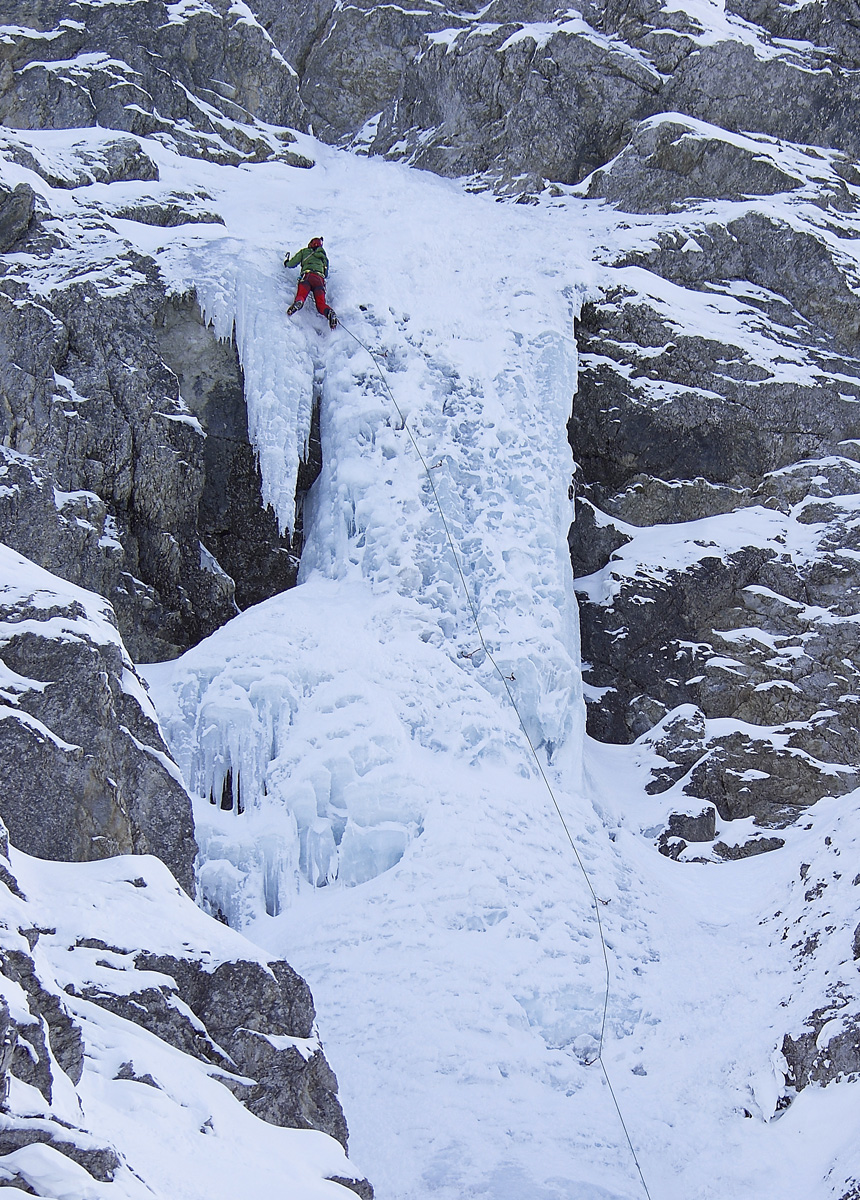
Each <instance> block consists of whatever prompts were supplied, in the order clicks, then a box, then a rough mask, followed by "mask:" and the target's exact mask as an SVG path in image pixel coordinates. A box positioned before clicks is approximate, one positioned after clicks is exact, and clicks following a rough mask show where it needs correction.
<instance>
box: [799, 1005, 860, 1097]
mask: <svg viewBox="0 0 860 1200" xmlns="http://www.w3.org/2000/svg"><path fill="white" fill-rule="evenodd" d="M842 1009H846V1011H845V1012H844V1013H842V1012H841V1010H842ZM836 1017H841V1020H840V1022H839V1024H840V1025H841V1028H840V1029H839V1030H838V1032H835V1033H833V1034H832V1035H831V1036H830V1037H826V1038H824V1039H822V1038H821V1033H822V1030H823V1029H824V1027H825V1026H826V1025H827V1024H828V1022H830V1021H832V1020H834V1018H836ZM805 1024H806V1025H807V1026H808V1028H807V1029H805V1030H804V1031H803V1032H802V1033H800V1034H799V1035H798V1036H797V1037H792V1036H791V1035H790V1034H786V1035H785V1036H784V1038H783V1040H782V1053H783V1054H784V1055H785V1059H786V1062H787V1064H788V1073H787V1082H788V1084H789V1085H790V1086H792V1087H794V1088H796V1089H797V1091H802V1090H803V1088H805V1087H808V1086H809V1085H810V1084H811V1083H818V1084H822V1085H823V1084H827V1083H831V1082H833V1081H835V1080H847V1079H856V1078H857V1077H858V1075H860V1019H858V1017H857V1016H856V1014H853V1013H852V1012H851V1011H850V1010H848V1009H847V1003H846V998H845V997H844V996H841V997H839V998H838V999H837V1000H836V1002H835V1003H833V1004H831V1005H829V1006H827V1007H823V1008H820V1009H816V1011H815V1012H813V1013H812V1014H811V1015H810V1016H809V1017H808V1018H807V1021H806V1023H805Z"/></svg>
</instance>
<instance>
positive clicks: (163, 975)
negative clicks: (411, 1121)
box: [0, 825, 373, 1200]
mask: <svg viewBox="0 0 860 1200" xmlns="http://www.w3.org/2000/svg"><path fill="white" fill-rule="evenodd" d="M98 866H99V867H100V868H102V870H103V873H102V874H99V873H95V874H94V873H92V872H91V873H90V874H89V876H88V878H87V881H86V897H85V899H84V900H83V903H81V904H80V907H78V897H77V890H76V882H75V881H74V880H72V879H70V878H68V877H66V878H65V879H64V878H62V877H59V876H58V877H55V876H53V875H52V873H51V871H52V868H51V866H50V864H36V863H34V862H33V861H32V860H30V861H29V862H28V861H27V860H26V859H25V858H24V857H23V856H21V855H17V856H16V866H15V869H16V870H18V871H19V872H20V871H21V870H24V871H25V872H26V874H27V879H28V882H27V884H26V887H27V890H28V892H31V891H32V893H33V894H31V895H25V894H24V891H23V889H22V887H21V886H20V885H19V882H18V880H17V879H16V877H15V874H14V873H13V864H12V863H11V862H10V859H9V851H8V841H7V838H6V832H5V830H4V829H3V828H2V825H0V869H2V877H3V878H2V883H0V891H2V893H3V911H4V927H3V930H2V936H0V1078H2V1087H0V1094H2V1100H3V1103H2V1105H0V1186H3V1187H17V1188H18V1189H19V1190H21V1191H24V1192H27V1193H28V1194H36V1195H44V1194H47V1191H46V1190H44V1189H45V1186H46V1185H45V1179H44V1178H43V1174H44V1159H43V1158H41V1157H33V1156H27V1155H24V1156H22V1155H20V1154H19V1153H17V1152H19V1151H20V1150H22V1148H24V1147H27V1146H34V1145H39V1146H42V1147H45V1148H47V1149H49V1150H50V1153H51V1157H50V1164H51V1170H52V1172H53V1174H52V1177H51V1178H52V1181H53V1182H52V1186H51V1190H52V1191H55V1192H56V1190H57V1189H61V1190H60V1191H59V1194H67V1195H72V1194H76V1195H84V1194H88V1193H87V1189H88V1188H89V1187H91V1186H92V1184H93V1181H98V1182H100V1183H109V1182H112V1181H116V1182H124V1181H125V1180H127V1179H128V1178H129V1177H131V1172H135V1173H136V1175H137V1178H138V1180H139V1179H141V1178H143V1179H146V1178H147V1175H148V1173H149V1165H148V1164H147V1162H146V1160H145V1155H141V1152H140V1147H139V1145H137V1143H136V1140H135V1139H129V1140H127V1141H125V1142H124V1141H123V1140H122V1138H121V1137H120V1139H118V1140H112V1139H111V1138H101V1139H100V1138H98V1137H96V1136H94V1135H93V1134H92V1133H91V1132H89V1129H88V1125H89V1124H90V1123H91V1121H92V1116H91V1115H90V1114H89V1113H88V1106H89V1093H88V1091H87V1087H88V1086H89V1087H92V1086H93V1084H94V1083H95V1084H96V1086H97V1088H98V1089H99V1090H100V1092H102V1093H103V1094H105V1095H106V1096H108V1097H110V1098H109V1099H108V1101H107V1102H108V1103H109V1104H111V1103H112V1104H113V1105H114V1106H115V1107H116V1108H117V1110H118V1111H121V1110H122V1109H123V1108H125V1107H126V1106H127V1104H128V1102H129V1101H131V1111H132V1112H134V1110H135V1106H136V1105H138V1104H141V1103H144V1102H143V1101H142V1100H141V1099H138V1098H137V1097H136V1096H135V1095H134V1090H133V1089H132V1092H131V1093H129V1092H127V1091H125V1090H124V1089H125V1088H126V1087H127V1086H129V1085H134V1088H136V1087H138V1086H141V1085H143V1086H146V1087H148V1088H152V1089H154V1090H155V1091H157V1092H158V1093H159V1100H158V1104H159V1107H160V1110H161V1111H167V1110H169V1109H171V1106H173V1105H175V1106H176V1113H175V1117H176V1119H180V1120H181V1116H180V1114H181V1112H182V1108H183V1105H184V1106H186V1107H187V1105H188V1103H189V1102H191V1103H193V1104H194V1106H195V1108H197V1109H199V1111H201V1112H202V1113H203V1116H201V1117H199V1118H198V1123H202V1127H201V1129H200V1135H201V1136H202V1137H204V1138H205V1137H206V1136H207V1134H209V1133H210V1132H211V1130H212V1128H213V1117H211V1116H210V1117H208V1119H206V1114H205V1105H206V1101H205V1099H204V1100H201V1095H200V1092H199V1091H198V1092H197V1094H194V1093H193V1091H192V1092H186V1094H185V1095H184V1096H183V1095H182V1084H181V1083H180V1082H179V1080H180V1078H183V1077H184V1078H185V1079H186V1080H187V1081H188V1082H189V1083H191V1081H192V1080H193V1079H194V1076H195V1074H196V1073H197V1072H198V1071H199V1072H201V1073H202V1075H203V1077H204V1078H209V1079H213V1080H216V1081H217V1082H218V1083H220V1084H221V1085H223V1087H224V1088H226V1089H227V1092H228V1093H232V1096H233V1097H235V1101H234V1100H233V1099H228V1100H227V1101H226V1103H227V1104H228V1107H229V1105H230V1104H233V1103H235V1104H236V1105H237V1107H238V1105H239V1104H242V1105H244V1106H245V1107H246V1108H247V1109H249V1110H250V1112H252V1113H253V1114H254V1115H255V1116H257V1117H258V1118H260V1120H261V1121H263V1122H267V1123H268V1124H270V1125H275V1126H284V1127H290V1128H299V1129H316V1130H320V1131H321V1132H324V1133H328V1134H331V1135H332V1137H334V1138H336V1139H337V1140H338V1141H340V1142H341V1144H342V1145H343V1146H344V1148H345V1147H346V1139H347V1129H346V1122H345V1120H344V1117H343V1113H342V1111H341V1108H340V1105H339V1103H338V1100H337V1080H336V1079H335V1077H334V1074H333V1072H332V1070H331V1068H330V1067H329V1066H328V1063H327V1062H326V1059H325V1057H324V1055H323V1052H322V1048H321V1046H320V1043H319V1039H318V1036H317V1033H316V1028H315V1023H314V1008H313V1003H312V1001H311V997H310V992H309V990H308V987H307V984H306V983H305V982H304V980H303V979H301V978H300V976H298V975H297V974H296V973H295V972H294V971H293V970H292V968H290V967H289V966H288V964H287V963H285V962H278V961H275V962H270V963H266V962H265V961H263V960H261V959H260V956H259V955H258V954H257V953H256V951H255V949H254V947H252V946H251V945H250V944H249V943H245V942H244V941H243V939H241V938H240V937H239V936H238V935H236V934H233V933H232V931H229V930H225V929H224V927H223V926H219V925H218V924H217V923H216V922H214V921H211V920H210V918H208V917H205V916H204V915H203V913H201V912H200V911H199V910H197V909H195V908H194V906H193V905H192V903H191V901H190V900H189V899H188V898H187V897H181V896H177V894H176V889H175V885H174V883H173V880H172V879H171V877H170V875H169V874H168V873H167V872H166V871H165V870H164V868H163V867H161V866H160V865H159V864H158V863H156V862H155V861H154V860H152V859H147V860H143V861H141V863H140V867H139V868H138V864H136V863H135V862H134V860H133V859H128V858H119V859H116V860H114V862H113V863H111V864H108V863H105V864H98ZM138 870H139V871H140V873H137V874H135V872H137V871H138ZM65 889H69V890H68V891H66V890H65ZM54 905H55V906H56V907H53V906H54ZM138 908H139V909H140V910H145V912H146V916H145V917H143V915H142V913H141V919H140V920H139V921H138V922H135V921H134V920H133V919H132V920H129V917H131V916H132V914H133V912H134V910H135V909H138ZM174 926H176V931H175V932H174ZM120 927H122V928H124V929H125V930H126V932H127V934H131V932H132V930H134V931H135V932H136V934H137V937H138V938H139V937H140V932H139V931H140V930H141V929H144V928H148V930H149V934H148V936H149V937H150V938H151V939H152V940H151V942H150V945H151V946H152V949H151V950H149V949H145V948H141V946H140V941H133V942H130V943H127V944H123V945H117V944H116V939H115V934H116V933H117V931H118V929H119V928H120ZM168 930H169V931H170V932H166V931H168ZM180 930H181V932H180ZM183 937H184V938H185V941H184V944H182V943H181V941H180V939H182V938H183ZM189 938H190V939H192V940H193V942H194V943H196V944H201V945H203V944H205V946H206V948H205V949H202V950H198V951H195V950H193V949H191V946H192V941H189V940H188V939H189ZM243 954H244V955H245V957H243ZM99 1014H102V1015H99ZM108 1014H110V1015H108ZM143 1031H146V1032H145V1033H143ZM153 1035H154V1036H153ZM106 1047H109V1048H110V1049H109V1050H108V1051H107V1053H106V1054H105V1048H106ZM79 1085H80V1087H79ZM191 1086H192V1087H193V1084H192V1085H191ZM198 1086H199V1085H198ZM25 1087H26V1089H28V1090H27V1091H26V1093H25V1092H22V1091H21V1089H24V1088H25ZM25 1094H26V1097H27V1098H26V1103H25V1104H24V1105H23V1107H24V1109H25V1111H26V1112H27V1114H28V1115H26V1116H22V1115H13V1114H18V1113H20V1111H21V1108H22V1099H23V1097H24V1095H25ZM192 1096H193V1099H192ZM216 1099H217V1098H216ZM146 1103H147V1104H149V1101H146ZM201 1103H202V1105H203V1107H202V1108H200V1106H201ZM222 1103H223V1102H217V1104H216V1107H215V1108H213V1112H216V1111H217V1112H219V1113H220V1112H221V1111H222V1110H221V1107H220V1105H221V1104H222ZM218 1119H219V1120H220V1116H219V1118H218ZM122 1128H123V1127H122V1125H120V1126H118V1129H119V1130H122ZM243 1129H244V1131H245V1132H244V1134H243V1136H244V1137H246V1138H247V1137H249V1136H250V1135H253V1132H254V1131H253V1128H250V1127H248V1126H247V1125H243ZM263 1144H264V1145H267V1146H268V1147H269V1152H273V1151H274V1152H277V1150H278V1143H277V1142H273V1141H271V1139H269V1140H266V1141H265V1142H264V1143H263ZM187 1150H188V1151H189V1152H190V1153H191V1154H192V1155H193V1154H194V1153H195V1152H196V1151H195V1147H194V1145H193V1143H191V1144H189V1145H188V1146H187ZM330 1157H331V1160H332V1164H333V1167H334V1170H333V1171H332V1173H331V1175H330V1176H329V1177H330V1178H332V1179H336V1180H337V1182H339V1183H341V1184H342V1186H344V1187H345V1188H347V1189H350V1190H352V1191H355V1192H357V1193H358V1194H359V1195H361V1196H364V1197H367V1198H368V1200H370V1198H371V1197H372V1195H373V1190H372V1188H371V1187H370V1185H369V1184H368V1183H367V1181H366V1180H363V1179H357V1178H355V1177H353V1176H352V1175H351V1174H350V1173H349V1163H348V1161H347V1160H346V1159H345V1158H344V1157H343V1155H340V1153H339V1152H338V1153H337V1154H336V1155H331V1156H330ZM335 1171H339V1173H338V1174H335V1173H334V1172H335ZM153 1182H155V1181H154V1180H153Z"/></svg>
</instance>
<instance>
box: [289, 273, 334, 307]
mask: <svg viewBox="0 0 860 1200" xmlns="http://www.w3.org/2000/svg"><path fill="white" fill-rule="evenodd" d="M308 292H313V294H314V304H315V305H316V306H317V312H318V313H322V315H323V316H325V315H326V313H327V311H328V305H327V304H326V302H325V279H323V277H322V275H317V274H316V272H315V271H305V273H304V275H303V276H302V277H301V279H300V280H299V286H298V287H297V288H296V298H295V300H294V301H293V303H294V304H304V302H305V300H307V298H308Z"/></svg>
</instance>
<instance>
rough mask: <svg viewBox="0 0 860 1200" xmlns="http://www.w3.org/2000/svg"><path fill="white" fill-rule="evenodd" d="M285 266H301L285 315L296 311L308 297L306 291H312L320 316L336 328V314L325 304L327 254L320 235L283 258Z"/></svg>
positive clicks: (290, 314) (289, 315)
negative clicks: (294, 294) (292, 298)
mask: <svg viewBox="0 0 860 1200" xmlns="http://www.w3.org/2000/svg"><path fill="white" fill-rule="evenodd" d="M284 266H285V267H301V269H302V273H301V275H300V276H299V283H298V287H297V288H296V296H295V299H294V300H293V302H292V304H291V305H290V307H289V308H288V309H287V316H288V317H291V316H292V315H293V313H297V312H298V311H299V309H300V308H301V307H302V305H303V304H304V302H305V300H307V298H308V292H313V294H314V303H315V304H316V306H317V312H318V313H319V314H320V316H323V317H325V318H326V319H327V320H328V323H329V325H330V326H331V327H332V329H336V328H337V316H336V314H335V311H334V309H333V308H332V307H331V306H330V305H329V304H326V298H325V277H326V275H327V274H328V255H327V254H326V252H325V250H323V240H322V238H321V237H312V238H311V240H310V241H309V242H308V244H307V246H305V247H303V248H302V249H301V250H299V251H298V253H296V254H294V255H293V256H292V258H289V257H287V258H285V259H284Z"/></svg>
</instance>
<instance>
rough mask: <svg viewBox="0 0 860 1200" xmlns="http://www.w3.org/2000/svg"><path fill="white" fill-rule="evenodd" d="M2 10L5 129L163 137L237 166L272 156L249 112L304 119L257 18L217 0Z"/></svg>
mask: <svg viewBox="0 0 860 1200" xmlns="http://www.w3.org/2000/svg"><path fill="white" fill-rule="evenodd" d="M6 8H7V11H6V13H5V15H4V13H3V11H2V10H0V19H2V20H3V22H4V24H5V25H6V26H7V29H8V31H9V32H8V34H7V37H6V38H5V41H4V46H3V48H2V53H0V122H2V124H4V125H7V126H11V127H12V128H16V129H70V128H80V127H87V126H95V125H100V126H102V127H104V128H107V129H114V130H121V131H124V132H126V133H129V134H138V135H143V136H147V135H152V134H160V135H162V136H167V137H169V138H171V139H173V141H174V142H175V143H176V144H177V145H178V146H180V148H181V149H182V151H183V152H184V153H188V154H192V155H197V156H202V157H207V158H212V159H214V160H217V161H222V162H240V161H247V160H248V159H260V158H267V157H270V156H271V155H272V153H273V146H272V142H271V137H270V135H269V134H268V132H266V131H263V130H261V129H255V127H254V121H255V118H259V119H260V120H262V121H264V122H268V123H270V124H274V125H281V126H283V125H300V124H302V115H303V109H302V104H301V101H300V100H299V97H298V89H297V83H296V77H295V74H294V72H293V71H292V70H291V68H290V66H289V64H288V63H287V62H286V61H285V60H284V58H283V56H282V55H280V54H279V53H278V52H277V50H276V48H275V46H274V45H273V43H272V41H271V39H270V38H269V36H268V34H267V33H266V31H265V29H264V28H263V26H262V25H261V24H259V23H258V22H255V21H253V20H247V19H245V17H244V16H243V15H242V14H241V13H240V12H239V11H237V10H235V9H231V7H230V5H229V4H228V3H226V2H221V0H216V3H215V4H208V5H206V6H203V7H196V8H193V9H185V10H183V11H182V13H181V15H179V14H177V12H176V10H173V12H172V14H171V10H170V9H169V7H168V6H167V5H166V4H165V3H163V2H162V0H142V2H141V3H138V4H134V5H126V4H121V3H108V4H104V5H100V6H98V7H96V8H93V7H92V6H86V5H80V4H77V3H74V2H72V3H68V4H67V3H64V2H63V0H28V2H27V3H25V4H23V5H21V4H17V5H13V6H12V7H11V8H10V7H9V5H8V4H7V6H6ZM46 35H50V36H46ZM124 141H125V142H127V143H132V142H133V141H134V139H124ZM119 157H120V158H121V157H122V151H120V152H119ZM112 169H113V170H114V171H116V170H117V169H119V170H122V169H129V168H128V166H126V167H125V168H123V167H122V166H121V165H119V164H115V165H114V166H113V167H112ZM130 169H132V170H139V169H140V168H139V167H134V166H132V167H131V168H130ZM116 177H118V178H119V177H122V176H121V175H120V176H116ZM133 177H137V178H140V175H139V174H137V175H135V176H133ZM149 177H152V176H149Z"/></svg>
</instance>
